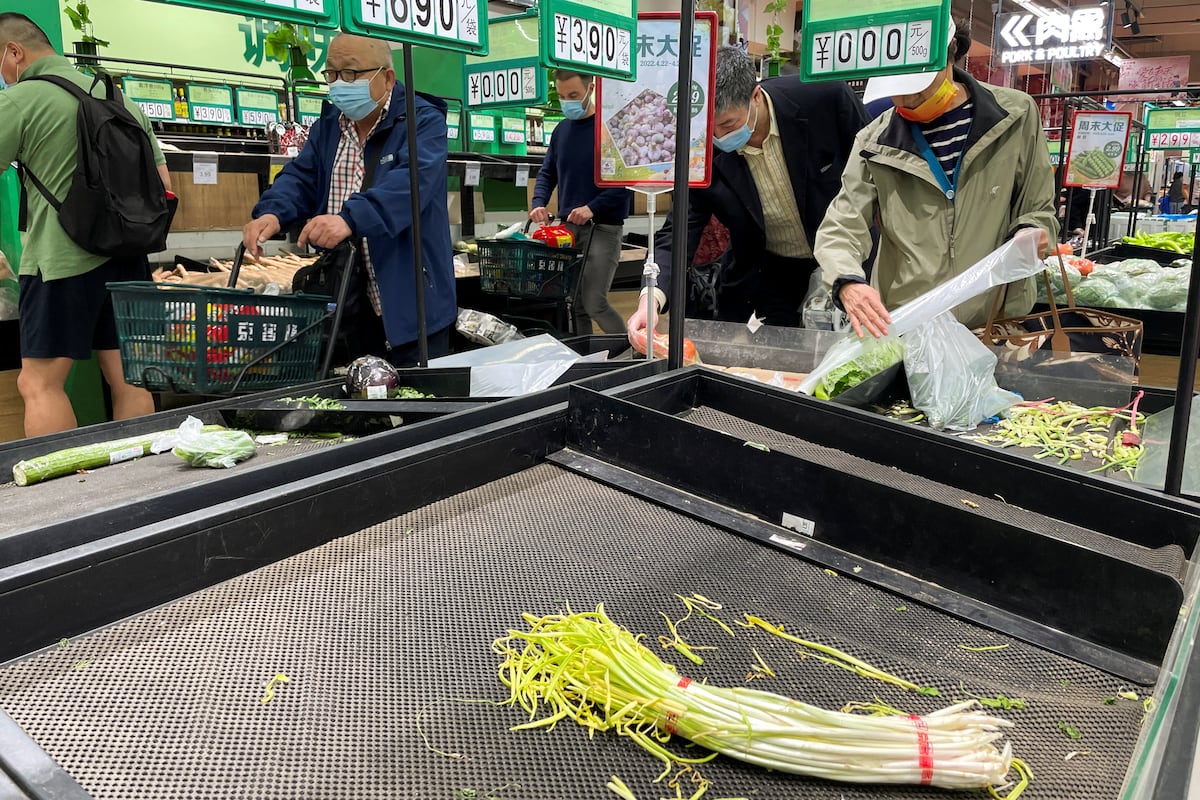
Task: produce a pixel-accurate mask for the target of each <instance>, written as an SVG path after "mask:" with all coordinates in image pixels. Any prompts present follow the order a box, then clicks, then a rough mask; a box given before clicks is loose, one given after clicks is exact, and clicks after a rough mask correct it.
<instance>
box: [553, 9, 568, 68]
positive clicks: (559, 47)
mask: <svg viewBox="0 0 1200 800" xmlns="http://www.w3.org/2000/svg"><path fill="white" fill-rule="evenodd" d="M570 41H571V18H570V17H568V16H567V15H566V14H555V15H554V57H555V58H556V59H559V60H560V61H565V60H567V59H568V58H569V57H570V54H571V48H570V44H569V43H570Z"/></svg>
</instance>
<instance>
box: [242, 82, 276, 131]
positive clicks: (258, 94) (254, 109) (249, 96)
mask: <svg viewBox="0 0 1200 800" xmlns="http://www.w3.org/2000/svg"><path fill="white" fill-rule="evenodd" d="M235 97H236V99H237V111H238V123H239V124H241V125H245V126H246V127H248V128H254V127H258V126H260V125H267V124H269V123H272V122H278V121H279V95H277V94H275V93H274V92H268V91H263V90H262V89H242V88H238V90H237V91H236V92H235Z"/></svg>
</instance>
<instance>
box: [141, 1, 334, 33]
mask: <svg viewBox="0 0 1200 800" xmlns="http://www.w3.org/2000/svg"><path fill="white" fill-rule="evenodd" d="M159 1H160V2H165V3H169V4H170V5H177V6H191V7H192V8H203V9H205V10H206V11H223V12H225V13H227V14H239V15H241V16H248V17H261V18H262V19H273V20H278V21H280V22H295V23H299V24H300V25H316V26H320V27H322V28H336V27H338V20H339V13H338V0H159Z"/></svg>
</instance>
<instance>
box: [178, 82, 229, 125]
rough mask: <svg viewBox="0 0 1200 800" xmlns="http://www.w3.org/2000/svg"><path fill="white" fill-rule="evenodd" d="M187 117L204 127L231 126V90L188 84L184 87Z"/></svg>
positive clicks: (221, 87) (222, 87) (224, 87)
mask: <svg viewBox="0 0 1200 800" xmlns="http://www.w3.org/2000/svg"><path fill="white" fill-rule="evenodd" d="M185 89H186V91H187V100H188V117H189V118H190V119H191V120H192V122H201V123H204V124H206V125H212V124H216V125H232V124H233V90H232V89H230V88H229V87H228V86H210V85H206V84H199V83H189V84H187V86H186V87H185Z"/></svg>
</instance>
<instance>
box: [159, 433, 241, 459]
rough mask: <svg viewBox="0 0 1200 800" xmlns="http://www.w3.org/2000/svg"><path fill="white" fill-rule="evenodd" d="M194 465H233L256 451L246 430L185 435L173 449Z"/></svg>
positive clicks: (176, 453)
mask: <svg viewBox="0 0 1200 800" xmlns="http://www.w3.org/2000/svg"><path fill="white" fill-rule="evenodd" d="M171 452H172V453H174V454H175V455H177V456H179V457H180V458H182V459H183V460H184V461H186V462H188V463H189V464H191V465H192V466H193V467H225V468H228V467H232V466H233V465H234V464H236V463H237V462H239V461H244V460H246V459H247V458H249V457H250V456H252V455H254V453H255V446H254V440H253V439H251V438H250V434H248V433H246V432H245V431H210V432H208V433H200V434H196V435H194V436H187V437H184V438H183V439H182V440H181V441H180V442H179V444H177V445H175V449H174V450H172V451H171Z"/></svg>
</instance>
